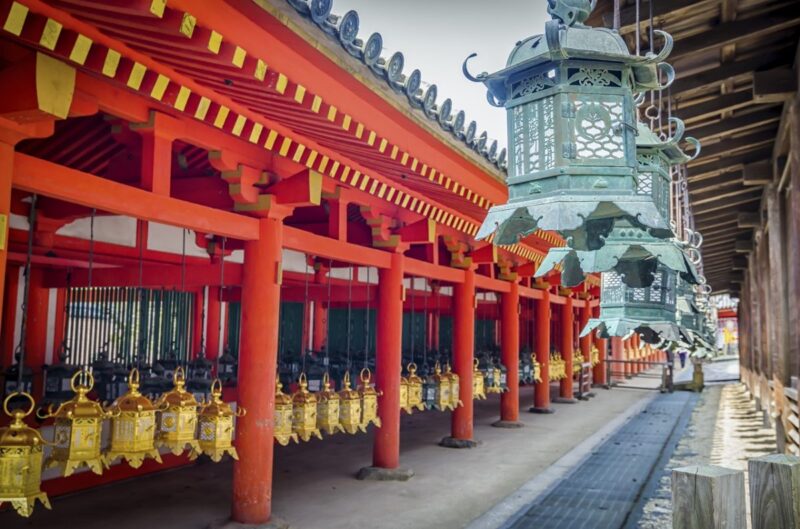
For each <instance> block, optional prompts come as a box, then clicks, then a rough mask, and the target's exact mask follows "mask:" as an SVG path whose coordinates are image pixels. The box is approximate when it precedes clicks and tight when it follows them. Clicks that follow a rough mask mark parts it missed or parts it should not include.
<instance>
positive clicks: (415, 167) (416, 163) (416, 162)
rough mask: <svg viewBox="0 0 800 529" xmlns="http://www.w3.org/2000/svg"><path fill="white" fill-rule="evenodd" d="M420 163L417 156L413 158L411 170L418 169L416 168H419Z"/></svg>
mask: <svg viewBox="0 0 800 529" xmlns="http://www.w3.org/2000/svg"><path fill="white" fill-rule="evenodd" d="M418 164H419V160H417V159H416V158H414V160H412V162H411V170H412V171H416V170H417V165H418Z"/></svg>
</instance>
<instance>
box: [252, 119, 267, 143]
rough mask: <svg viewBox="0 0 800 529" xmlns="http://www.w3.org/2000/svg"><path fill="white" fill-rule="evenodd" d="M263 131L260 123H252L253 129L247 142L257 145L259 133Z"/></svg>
mask: <svg viewBox="0 0 800 529" xmlns="http://www.w3.org/2000/svg"><path fill="white" fill-rule="evenodd" d="M263 130H264V125H262V124H261V123H253V129H252V130H251V131H250V137H249V138H248V140H249V141H250V143H258V138H260V137H261V131H263Z"/></svg>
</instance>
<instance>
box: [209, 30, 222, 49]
mask: <svg viewBox="0 0 800 529" xmlns="http://www.w3.org/2000/svg"><path fill="white" fill-rule="evenodd" d="M206 47H207V48H208V51H210V52H211V53H213V54H214V55H217V54H219V50H220V48H221V47H222V35H220V34H219V33H217V32H216V31H214V30H213V29H212V30H211V35H209V36H208V44H207V45H206Z"/></svg>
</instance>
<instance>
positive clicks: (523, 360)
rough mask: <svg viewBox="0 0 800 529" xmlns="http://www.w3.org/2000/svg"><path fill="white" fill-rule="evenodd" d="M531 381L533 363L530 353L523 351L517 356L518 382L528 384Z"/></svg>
mask: <svg viewBox="0 0 800 529" xmlns="http://www.w3.org/2000/svg"><path fill="white" fill-rule="evenodd" d="M532 382H533V364H532V363H531V355H529V354H527V353H523V354H521V355H520V358H519V383H520V384H530V383H532Z"/></svg>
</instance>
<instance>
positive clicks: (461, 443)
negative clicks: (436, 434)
mask: <svg viewBox="0 0 800 529" xmlns="http://www.w3.org/2000/svg"><path fill="white" fill-rule="evenodd" d="M479 444H480V442H479V441H474V440H472V439H456V438H455V437H443V438H442V440H441V441H439V446H443V447H445V448H475V447H476V446H478V445H479Z"/></svg>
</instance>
